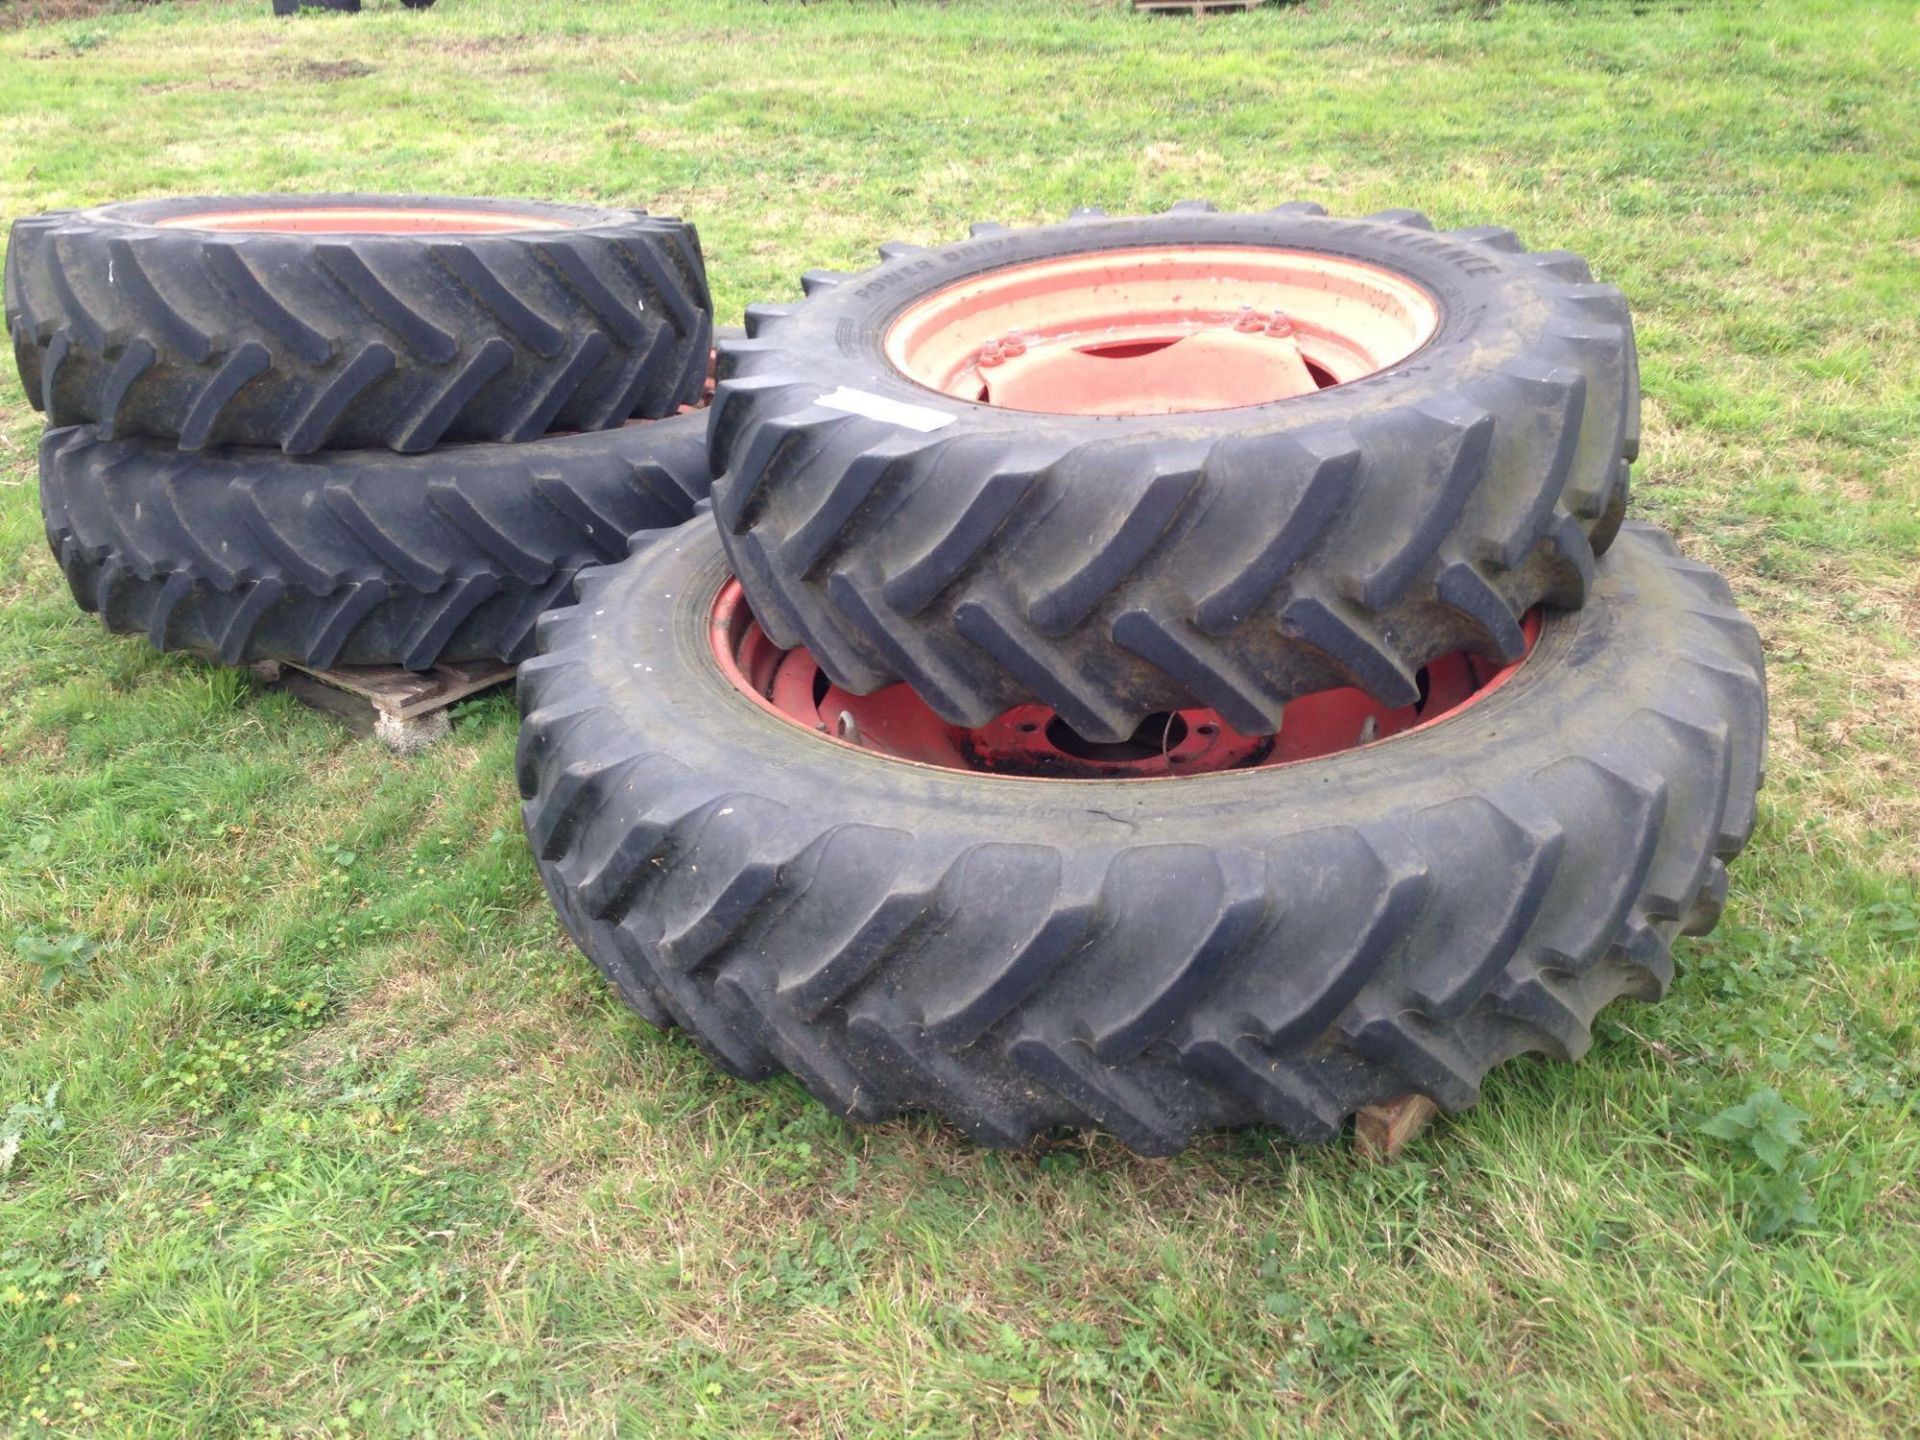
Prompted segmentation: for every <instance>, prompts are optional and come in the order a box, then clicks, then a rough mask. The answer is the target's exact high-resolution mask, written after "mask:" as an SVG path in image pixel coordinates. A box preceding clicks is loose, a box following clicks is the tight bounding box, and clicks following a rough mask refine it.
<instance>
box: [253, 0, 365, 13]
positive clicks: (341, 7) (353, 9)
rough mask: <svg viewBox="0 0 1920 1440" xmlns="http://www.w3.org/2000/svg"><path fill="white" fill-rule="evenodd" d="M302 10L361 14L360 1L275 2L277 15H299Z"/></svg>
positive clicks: (274, 8)
mask: <svg viewBox="0 0 1920 1440" xmlns="http://www.w3.org/2000/svg"><path fill="white" fill-rule="evenodd" d="M302 10H338V11H341V12H342V13H344V14H347V15H358V14H359V13H360V0H273V13H274V14H276V15H298V14H299V13H300V12H301V11H302Z"/></svg>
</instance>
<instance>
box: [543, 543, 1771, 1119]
mask: <svg viewBox="0 0 1920 1440" xmlns="http://www.w3.org/2000/svg"><path fill="white" fill-rule="evenodd" d="M727 578H728V577H727V566H726V562H725V557H724V556H723V554H722V553H721V549H720V546H719V544H718V542H717V540H716V539H715V537H714V535H713V533H712V530H711V528H710V527H709V526H706V525H704V524H699V523H696V524H693V525H689V526H686V527H683V528H682V529H681V530H679V531H676V532H673V533H671V534H669V535H666V536H663V537H659V538H657V539H656V540H655V541H654V542H653V543H652V544H651V545H649V546H647V547H645V548H641V549H638V550H637V551H636V553H635V554H634V555H633V557H632V558H631V559H629V560H627V561H625V562H624V563H622V564H620V565H617V566H613V567H610V568H605V569H595V570H591V571H586V572H583V573H582V575H581V577H580V582H579V601H578V604H577V605H575V606H574V607H572V608H569V609H564V610H559V611H556V612H554V613H552V614H550V615H548V616H547V617H545V619H543V620H542V621H541V625H540V647H541V650H542V651H543V653H542V654H541V655H540V656H539V657H538V658H536V659H534V660H530V661H528V662H527V663H526V664H525V665H523V666H522V667H521V669H520V675H519V691H520V701H521V708H522V712H523V715H524V723H523V726H522V730H521V735H520V744H519V755H518V772H519V784H520V792H521V794H522V795H523V796H524V797H525V807H524V814H525V821H526V828H527V834H528V836H529V838H530V840H531V842H532V846H533V850H534V854H535V858H536V860H537V862H538V865H539V870H540V874H541V876H542V877H543V879H544V880H545V883H546V886H547V888H548V891H549V892H550V894H551V895H552V897H553V899H554V902H555V904H556V905H557V907H558V909H559V912H560V915H561V918H562V920H563V921H564V923H565V926H566V928H567V930H568V931H569V932H570V933H571V935H572V937H573V938H574V940H575V941H577V942H578V944H579V945H580V947H581V948H582V949H583V950H584V951H585V952H586V953H587V955H588V956H589V957H591V958H592V960H593V961H594V962H595V963H596V964H597V965H598V966H599V968H600V969H601V970H602V971H604V972H605V974H606V975H607V976H608V978H609V979H611V980H612V982H613V983H614V984H615V986H617V987H618V989H619V991H620V993H621V995H622V996H623V997H624V998H625V999H626V1000H627V1002H628V1003H629V1004H630V1005H631V1006H632V1007H633V1008H634V1009H635V1010H636V1011H638V1012H639V1013H640V1014H641V1015H642V1016H643V1017H645V1018H646V1019H648V1020H649V1021H651V1022H652V1023H653V1024H655V1025H659V1026H667V1025H679V1026H683V1027H685V1028H686V1030H687V1031H688V1033H689V1034H690V1035H691V1036H692V1037H693V1039H694V1040H695V1041H696V1042H698V1043H699V1045H700V1046H701V1047H702V1048H703V1049H704V1050H705V1051H706V1052H707V1053H709V1054H710V1055H711V1056H712V1057H713V1058H714V1059H715V1060H716V1061H717V1062H718V1063H719V1064H720V1065H721V1066H722V1067H723V1068H724V1069H726V1070H727V1071H729V1072H730V1073H732V1074H735V1075H738V1076H741V1077H744V1078H747V1079H759V1078H761V1077H764V1076H768V1075H771V1074H773V1073H775V1072H776V1071H780V1070H787V1071H791V1072H792V1073H794V1074H795V1075H797V1076H798V1077H799V1078H800V1079H801V1080H802V1081H803V1082H804V1083H805V1084H806V1086H807V1087H808V1089H810V1090H811V1091H812V1092H813V1093H814V1094H815V1095H816V1096H818V1097H819V1098H820V1099H821V1100H822V1101H823V1102H824V1103H825V1104H827V1105H828V1106H829V1107H830V1108H831V1109H833V1110H834V1111H836V1112H837V1113H839V1114H841V1115H843V1116H845V1117H847V1118H849V1119H852V1120H858V1121H878V1120H881V1119H883V1118H886V1117H888V1116H891V1115H894V1114H896V1113H899V1112H902V1111H913V1110H930V1111H934V1112H937V1113H938V1114H940V1115H942V1116H944V1117H945V1118H946V1119H948V1120H949V1121H951V1122H953V1123H954V1124H956V1125H958V1126H960V1127H961V1128H963V1129H964V1130H966V1131H967V1132H968V1133H969V1134H971V1135H972V1136H974V1137H975V1138H976V1139H978V1140H980V1141H982V1142H984V1143H986V1144H989V1145H996V1146H1020V1145H1023V1144H1025V1143H1027V1142H1028V1141H1029V1140H1030V1139H1031V1138H1032V1137H1034V1136H1035V1135H1038V1134H1040V1133H1041V1132H1044V1131H1046V1130H1048V1129H1050V1128H1052V1127H1055V1126H1090V1125H1098V1126H1101V1127H1104V1128H1105V1129H1107V1130H1108V1131H1110V1132H1112V1133H1113V1134H1114V1135H1116V1136H1118V1137H1119V1138H1120V1139H1121V1140H1122V1141H1124V1142H1125V1143H1126V1144H1127V1145H1129V1146H1131V1147H1132V1148H1133V1149H1135V1150H1137V1151H1139V1152H1141V1153H1143V1154H1149V1155H1164V1154H1168V1153H1171V1152H1173V1151H1176V1150H1178V1149H1180V1148H1181V1147H1182V1146H1183V1145H1185V1144H1186V1143H1187V1142H1188V1141H1189V1139H1190V1138H1191V1137H1192V1136H1193V1135H1194V1134H1195V1133H1196V1132H1197V1131H1199V1130H1201V1129H1204V1128H1211V1127H1219V1126H1234V1125H1243V1124H1249V1123H1255V1122H1264V1123H1268V1124H1272V1125H1277V1126H1279V1127H1280V1128H1281V1129H1282V1130H1284V1131H1285V1132H1286V1133H1287V1134H1288V1135H1290V1136H1292V1137H1294V1138H1296V1139H1299V1140H1306V1141H1315V1140H1325V1139H1328V1138H1330V1137H1332V1136H1333V1135H1335V1134H1336V1133H1337V1131H1338V1130H1339V1129H1340V1127H1341V1126H1342V1124H1343V1122H1344V1120H1345V1119H1346V1117H1348V1116H1350V1115H1351V1114H1353V1112H1355V1111H1356V1110H1357V1109H1359V1108H1360V1107H1362V1106H1364V1105H1366V1104H1369V1103H1371V1102H1376V1101H1383V1100H1387V1099H1391V1098H1394V1097H1399V1096H1402V1095H1406V1094H1409V1093H1420V1094H1425V1095H1427V1096H1429V1097H1431V1098H1432V1099H1433V1100H1435V1101H1436V1102H1438V1103H1439V1105H1440V1106H1441V1107H1442V1108H1444V1109H1446V1110H1449V1111H1457V1110H1460V1109H1463V1108H1464V1107H1466V1106H1469V1105H1472V1104H1473V1103H1475V1101H1476V1099H1477V1097H1478V1096H1479V1093H1480V1082H1481V1078H1482V1077H1483V1076H1484V1075H1485V1074H1486V1072H1487V1071H1488V1070H1490V1069H1491V1068H1492V1067H1494V1066H1495V1065H1498V1064H1499V1063H1500V1062H1501V1061H1503V1060H1506V1059H1508V1058H1509V1057H1511V1056H1515V1055H1519V1054H1521V1053H1523V1052H1528V1051H1537V1052H1542V1053H1545V1054H1547V1055H1549V1056H1553V1057H1556V1058H1560V1059H1573V1058H1575V1057H1577V1056H1579V1055H1580V1054H1581V1053H1582V1052H1583V1051H1585V1049H1586V1048H1587V1046H1588V1043H1589V1040H1590V1038H1591V1032H1590V1027H1591V1026H1592V1023H1593V1020H1594V1017H1595V1016H1596V1015H1597V1014H1598V1013H1599V1012H1600V1010H1601V1009H1602V1008H1604V1007H1605V1006H1606V1005H1607V1004H1608V1003H1609V1002H1611V1001H1612V1000H1614V999H1616V998H1618V997H1621V996H1627V997H1633V998H1637V999H1642V1000H1651V999H1654V998H1656V997H1658V996H1659V995H1660V994H1661V993H1662V992H1663V991H1664V990H1665V988H1666V986H1667V983H1668V980H1669V977H1670V975H1671V973H1672V965H1673V962H1672V959H1671V955H1670V951H1669V946H1670V944H1671V942H1672V940H1673V939H1674V937H1675V936H1676V935H1677V934H1682V933H1686V934H1699V933H1702V932H1704V931H1705V930H1707V929H1710V928H1711V927H1712V926H1713V924H1714V923H1715V921H1716V919H1717V918H1718V915H1719V911H1720V907H1721V904H1722V901H1723V898H1724V895H1725V890H1726V878H1727V877H1726V870H1725V863H1726V862H1727V861H1729V860H1731V859H1732V858H1733V857H1734V856H1735V855H1737V854H1738V853H1739V852H1740V850H1741V848H1742V846H1743V845H1744V844H1745V843H1746V840H1747V837H1748V834H1749V832H1750V831H1751V829H1752V826H1753V821H1754V805H1755V792H1756V790H1757V788H1758V786H1759V784H1760V780H1761V773H1762V765H1763V760H1764V750H1765V736H1766V697H1765V692H1764V688H1763V681H1762V659H1761V652H1760V645H1759V641H1758V639H1757V637H1756V636H1755V633H1754V631H1753V628H1752V626H1751V625H1749V624H1748V623H1747V621H1746V620H1745V619H1744V618H1742V616H1741V615H1740V613H1739V612H1738V611H1737V610H1736V609H1734V608H1733V603H1732V597H1731V595H1730V593H1729V591H1728V589H1727V586H1726V583H1725V582H1724V581H1723V580H1722V579H1721V578H1720V577H1719V576H1718V575H1717V574H1715V573H1714V572H1713V571H1711V570H1709V569H1707V568H1706V567H1704V566H1701V565H1697V564H1693V563H1691V562H1689V561H1687V560H1685V559H1683V558H1682V557H1681V555H1680V553H1679V551H1678V550H1677V548H1676V547H1675V546H1674V544H1673V542H1672V541H1671V540H1670V539H1669V538H1668V537H1667V536H1666V535H1665V534H1663V533H1662V532H1660V531H1657V530H1654V529H1651V528H1649V527H1645V526H1629V527H1628V528H1627V529H1626V530H1625V531H1623V532H1622V534H1621V536H1620V538H1619V541H1618V543H1617V544H1616V545H1615V546H1614V547H1613V550H1612V552H1611V554H1609V556H1608V557H1607V558H1606V560H1605V562H1604V563H1603V564H1601V565H1600V566H1599V567H1598V568H1597V570H1596V574H1595V579H1594V583H1593V585H1592V587H1591V593H1590V594H1589V596H1588V598H1587V603H1586V605H1585V606H1584V607H1583V608H1582V609H1580V610H1577V611H1571V612H1550V613H1546V614H1545V615H1544V616H1543V617H1542V618H1541V619H1540V620H1539V621H1538V628H1537V632H1536V633H1537V639H1536V640H1535V641H1534V642H1533V647H1532V650H1531V653H1530V654H1529V655H1528V656H1527V658H1526V659H1524V660H1522V661H1521V662H1519V663H1518V665H1517V666H1515V667H1513V668H1512V669H1511V670H1510V671H1508V672H1506V679H1505V680H1504V682H1503V683H1500V684H1499V685H1498V686H1497V687H1496V686H1494V685H1491V684H1490V685H1488V686H1487V687H1486V688H1485V689H1484V690H1483V691H1482V692H1481V693H1480V694H1479V697H1478V698H1477V699H1476V700H1475V701H1474V702H1473V703H1472V704H1471V705H1470V706H1469V707H1467V708H1463V709H1460V710H1458V711H1455V712H1453V713H1451V714H1448V715H1446V716H1444V717H1443V718H1438V719H1434V720H1432V721H1431V722H1429V723H1424V724H1421V725H1419V726H1418V727H1417V728H1413V729H1409V730H1406V731H1404V732H1403V733H1397V734H1394V735H1392V736H1391V737H1390V738H1387V739H1380V740H1375V741H1374V742H1373V743H1371V744H1367V743H1364V736H1363V743H1362V744H1361V745H1360V746H1359V747H1358V748H1350V749H1346V750H1344V751H1343V752H1342V753H1338V754H1333V755H1329V756H1327V757H1325V758H1321V759H1305V760H1299V761H1296V762H1293V763H1288V764H1280V765H1273V766H1269V767H1266V768H1239V769H1223V770H1219V771H1217V772H1215V773H1211V774H1206V775H1193V776H1187V777H1181V778H1169V779H1164V780H1142V779H1127V780H1106V779H1082V780H1061V779H1034V778H1014V777H1011V776H1009V775H1007V774H1004V773H1001V774H993V773H987V774H982V773H975V772H973V771H969V770H966V769H960V768H950V767H946V766H942V765H938V764H930V763H924V762H913V761H908V760H903V759H901V758H899V757H898V756H897V755H893V754H881V753H876V752H874V751H872V750H869V749H867V748H863V744H862V743H850V742H848V741H847V740H845V739H836V738H831V737H830V736H829V735H827V734H821V733H816V732H815V731H813V730H810V729H809V728H807V727H806V726H805V725H804V724H796V723H795V722H794V720H793V719H791V718H789V717H788V716H787V715H784V714H782V713H780V711H779V710H778V709H777V708H776V706H775V704H774V703H773V702H771V701H769V700H766V699H764V698H762V697H761V696H760V695H759V694H758V693H748V691H747V690H745V689H743V688H742V686H741V685H740V684H739V683H738V682H737V681H736V680H735V679H734V678H732V677H730V676H729V674H728V673H727V672H726V671H725V669H723V665H722V663H721V661H720V659H719V658H717V657H718V650H717V647H718V646H719V644H720V643H721V642H720V641H719V640H718V639H717V638H716V637H717V636H718V635H719V634H720V633H721V631H722V629H723V626H722V624H721V622H720V620H719V619H718V618H717V617H718V616H719V615H720V613H721V611H720V600H719V599H718V598H717V597H724V596H725V594H726V593H727V591H726V589H725V585H726V581H727ZM729 643H730V642H729ZM742 663H743V664H744V663H745V662H744V661H743V662H742ZM756 683H757V682H756ZM900 693H901V694H903V695H904V694H905V693H906V692H905V691H904V690H903V691H901V692H900ZM1347 693H1349V694H1351V693H1352V692H1347ZM814 698H815V700H816V701H817V700H818V698H819V696H818V692H817V691H816V692H815V697H814ZM916 703H917V702H916ZM829 708H830V707H829ZM821 728H825V727H824V726H823V727H821ZM1282 734H1283V736H1284V734H1285V732H1284V731H1283V732H1282ZM867 743H870V737H869V741H868V742H867Z"/></svg>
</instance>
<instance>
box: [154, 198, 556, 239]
mask: <svg viewBox="0 0 1920 1440" xmlns="http://www.w3.org/2000/svg"><path fill="white" fill-rule="evenodd" d="M155 223H156V224H158V225H159V227H160V228H161V229H163V230H219V231H222V232H224V233H229V234H274V235H507V234H512V233H514V232H516V231H521V230H565V229H568V228H569V226H568V225H567V222H566V221H564V220H555V219H553V218H552V217H551V216H545V215H528V214H521V213H517V212H514V211H506V210H432V209H425V208H421V209H410V208H408V207H405V206H379V205H314V206H296V207H292V208H289V209H284V210H204V211H200V212H197V213H195V214H192V215H174V216H170V217H169V218H167V219H165V220H160V221H157V222H155Z"/></svg>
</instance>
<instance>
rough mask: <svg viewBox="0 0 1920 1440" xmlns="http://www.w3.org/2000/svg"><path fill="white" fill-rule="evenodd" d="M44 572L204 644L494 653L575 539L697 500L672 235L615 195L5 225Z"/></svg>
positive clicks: (236, 650)
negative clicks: (607, 201)
mask: <svg viewBox="0 0 1920 1440" xmlns="http://www.w3.org/2000/svg"><path fill="white" fill-rule="evenodd" d="M6 318H7V326H8V330H9V333H10V336H11V338H12V341H13V345H14V353H15V357H16V359H17V362H18V365H19V370H20V376H21V380H22V383H23V385H24V386H25V388H26V391H27V394H28V396H29V398H30V399H31V400H32V401H33V403H34V404H35V405H36V406H37V407H38V408H39V409H41V410H43V411H44V412H45V413H46V418H47V423H48V426H49V429H48V431H47V434H46V436H45V439H44V440H43V442H42V446H41V451H40V497H41V507H42V512H43V515H44V517H45V520H46V525H47V538H48V542H49V544H50V545H51V546H52V548H53V551H54V554H55V555H56V556H57V557H58V559H59V561H60V564H61V567H62V569H63V570H64V571H65V572H66V575H67V579H68V582H69V584H70V585H71V587H72V590H73V594H74V598H75V599H76V600H77V601H78V602H79V604H80V605H81V606H82V608H84V609H87V610H90V611H97V612H98V613H99V615H100V616H101V618H102V620H104V621H105V622H106V624H107V625H108V627H109V628H111V629H113V630H116V631H124V632H128V633H135V634H145V635H147V636H148V637H149V638H150V639H151V640H152V643H153V644H154V645H155V646H157V647H159V648H161V649H179V650H190V651H195V652H199V653H202V654H205V655H208V656H210V657H213V658H216V659H218V660H220V661H223V662H225V663H228V664H240V663H246V662H252V661H258V660H284V661H292V662H295V663H299V664H304V665H308V666H313V667H321V668H325V667H333V666H340V665H404V666H407V667H410V668H414V669H424V668H427V667H429V666H431V665H434V664H436V663H438V662H441V661H453V660H485V659H497V660H503V661H508V662H513V661H518V660H519V659H521V658H522V657H523V656H525V655H526V654H528V653H530V652H531V648H532V640H533V626H534V622H535V620H536V619H537V618H538V616H539V615H540V614H541V612H542V611H544V610H546V609H547V608H549V607H550V606H552V605H553V604H555V603H557V602H559V601H561V600H563V599H564V598H565V597H566V596H567V594H568V593H569V592H570V588H571V585H572V580H573V575H574V573H575V572H576V571H577V570H578V569H579V568H580V567H581V566H583V565H586V564H590V563H604V562H607V561H610V560H614V559H617V558H619V557H621V556H622V555H624V554H625V553H626V537H627V535H628V534H630V533H632V532H634V531H636V530H642V529H648V528H653V527H660V526H667V525H673V524H675V523H678V522H680V521H682V520H684V519H685V518H686V517H687V516H688V515H689V514H691V512H692V510H693V507H694V505H695V504H696V503H697V502H698V501H699V500H700V499H702V498H703V497H704V495H705V493H706V489H707V483H708V476H707V470H706V447H705V443H704V434H703V429H704V420H703V417H701V416H699V415H697V414H687V413H684V412H687V411H689V410H690V409H692V408H694V407H697V406H699V405H700V404H701V403H703V390H704V387H705V385H706V381H707V373H708V363H709V354H710V348H711V339H712V303H711V300H710V298H709V296H708V292H707V285H706V275H705V270H704V266H703V263H702V259H701V255H700V248H699V241H698V237H697V235H696V234H695V232H694V230H693V228H692V227H691V226H689V225H686V224H684V223H682V222H680V221H678V220H673V219H666V218H660V217H654V216H649V215H646V214H644V213H643V212H637V211H615V210H603V209H597V208H594V207H588V206H577V205H556V204H548V203H544V202H533V201H519V200H487V199H454V198H439V197H423V196H361V195H328V196H252V197H221V198H199V199H172V200H154V201H138V202H132V203H126V204H113V205H105V206H100V207H97V208H94V209H89V210H78V211H66V212H60V213H57V214H51V215H42V216H36V217H32V218H29V219H24V220H21V221H19V222H17V223H16V224H15V226H14V227H13V232H12V236H11V240H10V243H9V246H8V251H7V263H6Z"/></svg>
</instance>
